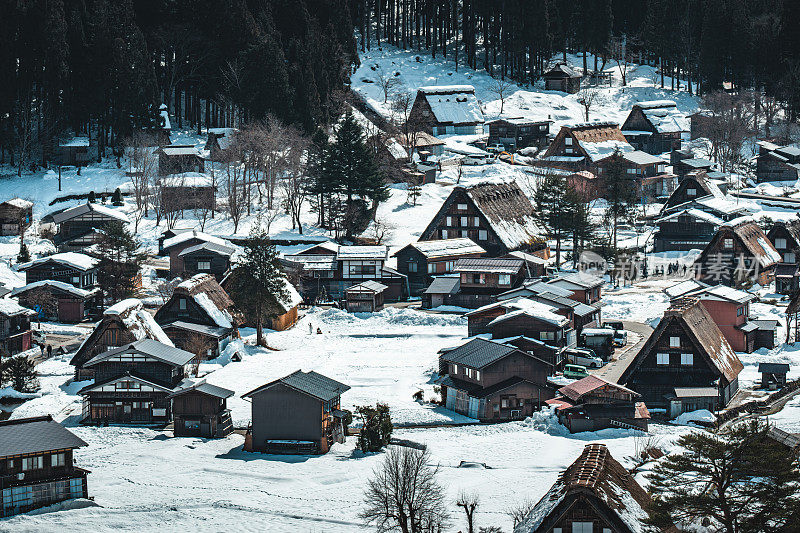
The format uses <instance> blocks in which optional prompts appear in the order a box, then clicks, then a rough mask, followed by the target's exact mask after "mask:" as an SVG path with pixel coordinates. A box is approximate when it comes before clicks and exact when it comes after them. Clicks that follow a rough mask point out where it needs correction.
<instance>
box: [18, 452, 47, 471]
mask: <svg viewBox="0 0 800 533" xmlns="http://www.w3.org/2000/svg"><path fill="white" fill-rule="evenodd" d="M38 468H44V456H43V455H37V456H35V457H23V458H22V469H23V470H36V469H38Z"/></svg>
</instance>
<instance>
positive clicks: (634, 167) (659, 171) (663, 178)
mask: <svg viewBox="0 0 800 533" xmlns="http://www.w3.org/2000/svg"><path fill="white" fill-rule="evenodd" d="M614 161H619V162H621V164H622V166H623V167H624V168H625V173H626V175H627V176H629V177H630V178H631V179H633V180H634V181H635V182H636V185H637V188H638V192H639V197H640V198H643V199H650V200H652V199H655V198H667V197H668V196H669V195H671V194H672V192H673V191H674V190H675V188H676V187H677V186H678V177H677V176H676V175H674V174H670V173H668V172H667V171H666V170H665V169H666V166H667V163H666V161H664V160H663V159H661V158H660V157H657V156H654V155H652V154H649V153H647V152H644V151H642V150H633V151H628V152H622V151H620V152H615V153H612V154H611V155H609V156H608V157H606V158H604V159H600V160H599V161H596V162H595V170H596V172H597V175H598V177H599V178H600V179H601V180H602V179H603V178H604V177H605V175H606V171H607V170H606V169H607V168H608V166H609V165H611V164H612V162H614ZM601 196H602V195H601Z"/></svg>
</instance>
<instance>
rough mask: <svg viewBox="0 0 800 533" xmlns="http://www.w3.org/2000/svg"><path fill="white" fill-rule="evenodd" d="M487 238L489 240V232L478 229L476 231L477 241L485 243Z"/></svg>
mask: <svg viewBox="0 0 800 533" xmlns="http://www.w3.org/2000/svg"><path fill="white" fill-rule="evenodd" d="M488 238H489V232H487V231H486V230H485V229H479V230H478V240H479V241H485V240H487V239H488Z"/></svg>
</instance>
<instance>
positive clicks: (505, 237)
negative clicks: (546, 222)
mask: <svg viewBox="0 0 800 533" xmlns="http://www.w3.org/2000/svg"><path fill="white" fill-rule="evenodd" d="M466 193H467V196H469V197H470V198H471V199H472V201H473V202H474V203H475V206H476V207H477V208H478V210H479V211H480V212H481V213H482V214H483V216H485V217H486V219H487V220H488V222H489V224H490V225H491V226H492V229H493V230H494V231H495V233H496V234H497V236H498V237H499V238H500V240H501V241H503V244H505V245H506V247H508V248H509V249H510V250H512V249H514V248H519V247H520V246H522V245H524V244H527V243H529V242H530V240H531V239H532V238H534V237H536V236H537V235H539V234H540V233H541V229H540V228H539V225H538V224H537V222H536V219H535V217H534V208H533V204H531V201H530V200H529V199H528V197H527V196H525V193H524V192H522V189H520V187H519V185H517V182H515V181H511V182H508V183H480V184H478V185H473V186H472V187H468V188H467V189H466Z"/></svg>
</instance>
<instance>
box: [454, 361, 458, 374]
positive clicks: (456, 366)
mask: <svg viewBox="0 0 800 533" xmlns="http://www.w3.org/2000/svg"><path fill="white" fill-rule="evenodd" d="M453 375H454V376H457V375H458V365H457V364H453Z"/></svg>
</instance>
